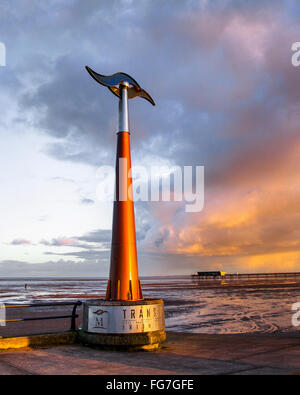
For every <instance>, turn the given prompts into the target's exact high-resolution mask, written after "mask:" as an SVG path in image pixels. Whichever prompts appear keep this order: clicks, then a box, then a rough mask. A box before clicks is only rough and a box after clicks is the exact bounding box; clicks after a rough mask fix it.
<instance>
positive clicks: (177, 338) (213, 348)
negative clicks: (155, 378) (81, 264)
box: [0, 333, 300, 375]
mask: <svg viewBox="0 0 300 395" xmlns="http://www.w3.org/2000/svg"><path fill="white" fill-rule="evenodd" d="M297 335H298V334H296V335H294V336H293V335H289V336H283V335H200V334H188V333H168V340H167V341H166V342H165V343H164V346H163V348H162V349H161V350H159V351H153V352H141V351H140V352H117V351H103V350H99V349H93V348H90V347H84V346H81V345H78V344H72V345H61V346H55V347H49V348H42V349H35V350H16V351H2V352H0V374H13V375H15V374H26V375H32V374H35V375H40V374H76V375H78V374H129V375H131V374H135V375H137V374H147V375H149V374H166V375H167V374H170V375H173V374H176V375H177V374H274V375H278V374H300V337H299V336H298V337H297Z"/></svg>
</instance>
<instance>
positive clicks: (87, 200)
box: [80, 198, 95, 205]
mask: <svg viewBox="0 0 300 395" xmlns="http://www.w3.org/2000/svg"><path fill="white" fill-rule="evenodd" d="M80 202H81V204H85V205H89V204H94V203H95V201H94V200H93V199H88V198H82V199H81V200H80Z"/></svg>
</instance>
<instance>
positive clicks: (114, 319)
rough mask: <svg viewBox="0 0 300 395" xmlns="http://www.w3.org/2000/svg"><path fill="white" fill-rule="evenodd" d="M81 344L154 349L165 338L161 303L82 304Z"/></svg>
mask: <svg viewBox="0 0 300 395" xmlns="http://www.w3.org/2000/svg"><path fill="white" fill-rule="evenodd" d="M79 340H80V341H81V342H82V343H85V344H90V345H95V346H101V347H102V348H109V349H123V350H137V349H142V350H153V349H155V348H158V347H159V344H160V343H162V342H163V341H165V340H166V332H165V320H164V303H163V301H162V300H161V299H144V300H139V301H108V300H104V299H92V300H88V301H86V302H85V303H84V305H83V323H82V330H80V331H79Z"/></svg>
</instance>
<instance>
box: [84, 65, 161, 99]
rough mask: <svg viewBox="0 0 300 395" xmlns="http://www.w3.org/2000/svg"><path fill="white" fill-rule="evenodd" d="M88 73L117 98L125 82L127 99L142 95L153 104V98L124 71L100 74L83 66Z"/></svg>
mask: <svg viewBox="0 0 300 395" xmlns="http://www.w3.org/2000/svg"><path fill="white" fill-rule="evenodd" d="M85 68H86V69H87V71H88V73H89V74H90V75H91V76H92V77H93V78H94V80H95V81H97V82H99V84H101V85H103V86H106V87H107V88H108V89H109V90H110V91H111V92H112V93H113V94H114V95H116V96H117V97H118V98H121V91H122V88H121V87H122V85H123V83H124V82H125V83H127V84H128V87H127V95H128V99H133V98H134V97H137V96H139V97H142V98H143V99H146V100H148V101H149V102H150V103H151V104H152V105H153V106H155V103H154V100H153V99H152V97H151V96H150V95H149V93H147V92H146V91H145V90H144V89H142V88H141V87H140V85H139V84H138V83H137V82H136V80H135V79H133V78H132V77H130V75H128V74H126V73H115V74H112V75H102V74H98V73H96V71H94V70H92V69H91V68H90V67H89V66H85Z"/></svg>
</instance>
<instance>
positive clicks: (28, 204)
mask: <svg viewBox="0 0 300 395" xmlns="http://www.w3.org/2000/svg"><path fill="white" fill-rule="evenodd" d="M299 19H300V5H299V2H298V1H297V0H287V1H285V2H282V1H279V0H260V1H255V0H252V1H246V0H244V1H239V0H215V1H209V0H197V1H193V0H163V1H162V0H123V1H120V0H119V1H117V0H109V1H108V0H107V1H106V0H102V1H101V0H89V1H86V0H49V1H47V2H46V1H44V2H41V1H38V0H22V1H16V0H2V1H1V5H0V42H2V43H4V44H5V46H6V67H0V86H1V89H0V111H1V116H0V137H1V144H0V166H1V169H2V171H1V174H0V183H1V194H0V217H1V224H2V226H1V227H0V276H2V277H5V276H66V277H74V276H88V277H92V276H107V275H108V270H109V256H110V240H111V224H112V203H110V202H101V201H100V200H99V199H98V196H97V189H99V188H101V185H102V184H101V182H102V181H101V179H99V168H100V166H103V165H105V166H113V165H114V160H115V148H116V129H117V106H118V103H117V99H116V97H115V96H114V95H112V94H111V93H110V92H109V91H108V90H107V89H105V88H103V87H101V86H100V85H98V84H96V83H95V81H93V80H92V79H91V78H90V76H89V75H88V73H87V72H86V71H85V69H84V66H85V65H89V66H90V67H91V68H92V69H94V70H96V71H98V72H99V73H101V74H105V75H109V74H112V73H115V72H118V71H122V72H126V73H128V74H130V75H132V76H133V77H134V78H135V79H136V80H137V81H138V82H139V83H140V85H141V86H142V87H143V88H144V89H146V90H147V91H148V92H149V93H150V95H151V96H152V97H153V98H154V100H155V102H156V106H155V107H152V106H151V105H149V103H148V102H146V101H144V100H141V99H138V98H137V99H134V100H132V101H130V121H131V122H130V124H131V145H132V161H133V164H134V165H144V166H150V165H151V164H153V165H156V164H165V165H168V166H174V165H177V166H204V168H205V201H204V209H203V210H202V211H201V212H199V213H187V212H186V211H185V210H184V208H183V207H184V205H183V202H137V203H136V205H135V215H136V228H137V243H138V245H137V246H138V256H139V272H140V275H142V276H149V275H172V274H190V273H193V272H195V271H197V270H224V271H226V272H285V271H300V183H299V174H300V161H299V155H300V133H299V132H300V111H299V103H300V67H299V68H297V67H294V66H293V65H292V63H291V57H292V54H293V53H292V51H291V46H292V44H293V43H294V42H297V41H300V23H299Z"/></svg>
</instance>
